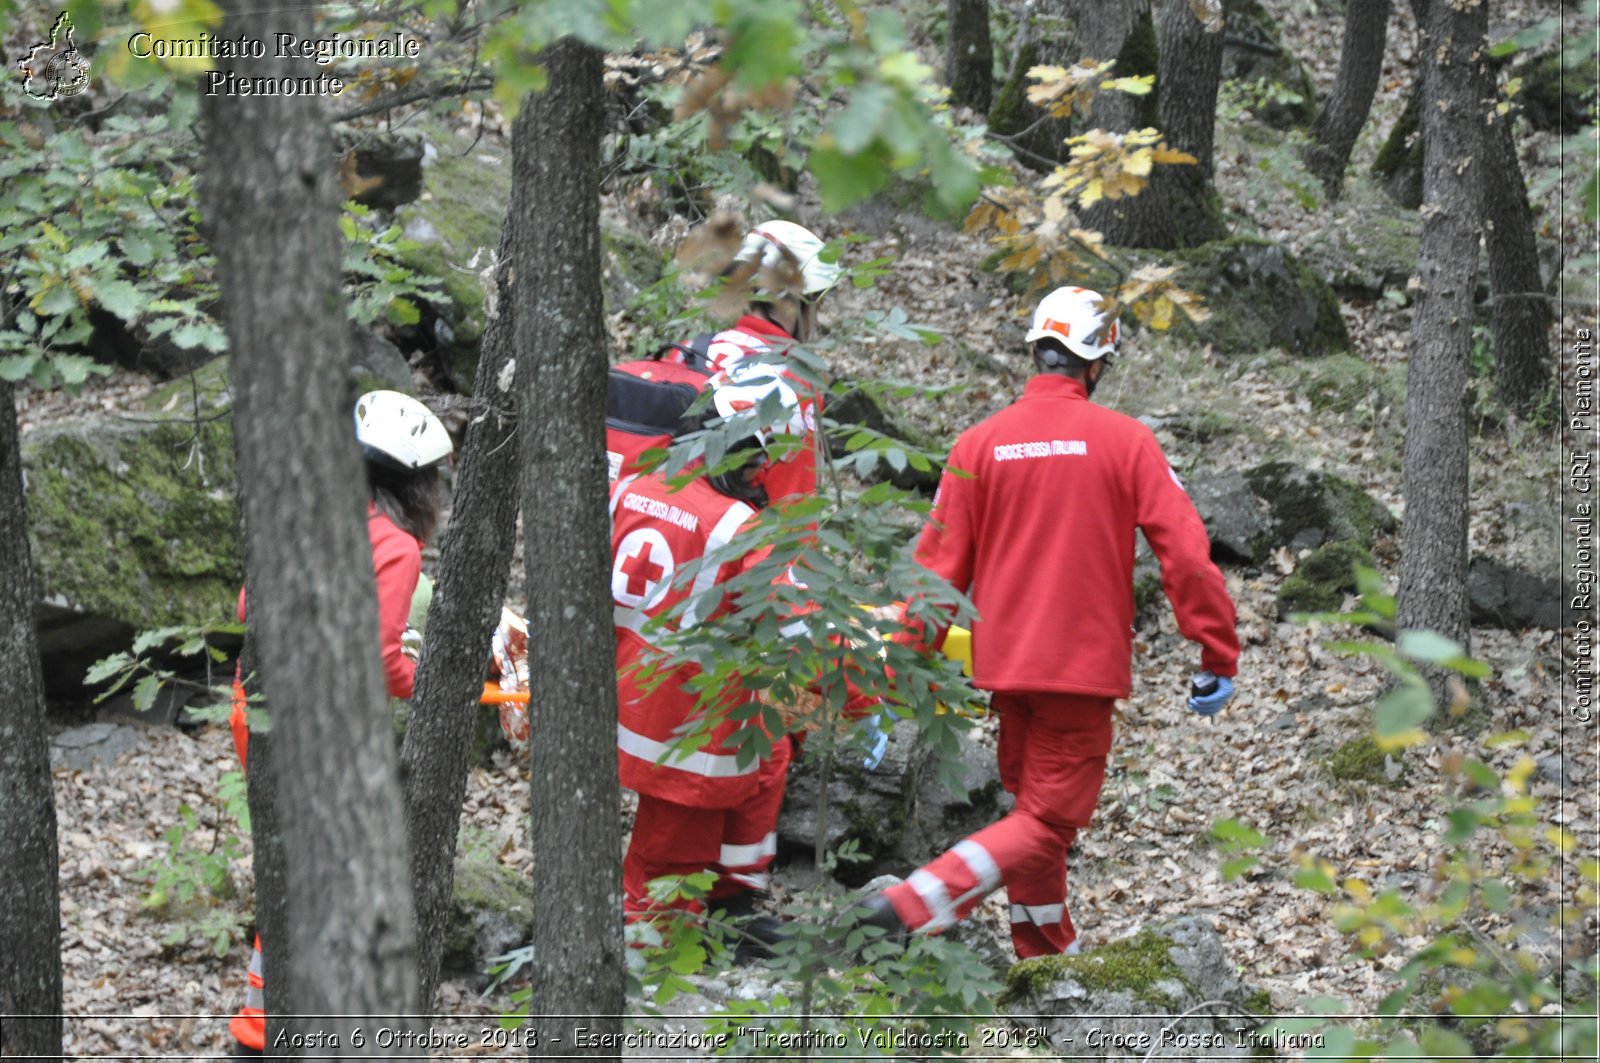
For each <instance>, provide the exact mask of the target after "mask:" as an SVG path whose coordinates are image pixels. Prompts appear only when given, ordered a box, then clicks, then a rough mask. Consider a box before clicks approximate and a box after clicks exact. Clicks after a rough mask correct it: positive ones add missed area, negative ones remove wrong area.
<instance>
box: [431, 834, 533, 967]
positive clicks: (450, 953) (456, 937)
mask: <svg viewBox="0 0 1600 1063" xmlns="http://www.w3.org/2000/svg"><path fill="white" fill-rule="evenodd" d="M532 934H533V884H532V883H530V882H528V881H526V880H525V879H523V877H522V876H521V875H519V874H517V872H516V871H514V870H512V869H511V868H509V867H506V866H505V865H504V864H502V863H500V862H499V861H497V860H495V859H494V858H493V857H492V856H490V855H488V854H485V853H482V852H477V851H472V850H469V851H468V852H467V853H465V854H463V855H461V856H458V857H457V858H456V868H455V897H454V901H453V903H452V904H451V908H450V918H449V922H448V923H447V924H446V927H445V939H444V965H445V968H446V969H447V970H453V971H460V972H471V973H478V972H480V971H482V970H483V966H484V961H485V960H487V959H488V958H490V957H491V956H498V955H500V954H502V953H504V952H507V951H508V950H510V949H513V948H516V947H517V946H518V945H521V944H523V943H524V942H526V941H527V940H528V938H529V937H531V936H532Z"/></svg>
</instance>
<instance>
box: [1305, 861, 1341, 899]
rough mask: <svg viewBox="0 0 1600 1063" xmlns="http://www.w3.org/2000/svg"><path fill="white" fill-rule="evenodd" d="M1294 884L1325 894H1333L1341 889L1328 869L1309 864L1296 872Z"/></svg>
mask: <svg viewBox="0 0 1600 1063" xmlns="http://www.w3.org/2000/svg"><path fill="white" fill-rule="evenodd" d="M1294 884H1295V885H1296V886H1299V887H1300V888H1301V889H1308V890H1316V891H1317V892H1318V893H1321V894H1323V895H1325V896H1329V897H1331V896H1333V894H1335V893H1337V892H1338V890H1339V886H1338V884H1337V883H1335V882H1334V881H1333V878H1332V877H1331V876H1329V875H1328V873H1327V872H1326V871H1323V870H1321V869H1320V868H1318V867H1316V866H1314V865H1311V864H1307V865H1306V866H1305V867H1302V868H1301V869H1300V870H1298V871H1296V872H1295V873H1294Z"/></svg>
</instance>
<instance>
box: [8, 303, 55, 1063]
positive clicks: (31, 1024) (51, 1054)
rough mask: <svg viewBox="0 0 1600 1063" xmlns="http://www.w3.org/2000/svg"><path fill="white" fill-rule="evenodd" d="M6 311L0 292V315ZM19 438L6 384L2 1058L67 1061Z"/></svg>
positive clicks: (50, 798)
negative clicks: (63, 1045) (64, 1058)
mask: <svg viewBox="0 0 1600 1063" xmlns="http://www.w3.org/2000/svg"><path fill="white" fill-rule="evenodd" d="M4 310H5V299H4V293H0V312H3V311H4ZM33 609H34V588H33V562H32V554H31V553H30V552H29V549H28V507H27V502H26V496H25V495H24V494H23V489H22V453H21V436H20V434H19V431H18V428H17V407H16V403H15V400H14V398H13V396H12V387H11V385H10V384H7V383H5V382H4V381H0V854H3V855H0V1014H4V1015H10V1016H19V1015H31V1016H36V1017H35V1018H26V1019H24V1018H6V1019H4V1020H0V1021H3V1022H4V1024H5V1033H4V1036H3V1037H0V1041H3V1044H0V1055H8V1056H9V1055H19V1056H34V1057H37V1058H40V1059H60V1058H61V904H60V886H59V878H58V875H57V871H56V802H55V792H54V790H53V789H52V787H51V782H50V747H49V743H48V742H47V740H46V737H45V726H44V678H43V676H42V674H41V673H40V671H39V641H38V636H37V634H36V632H35V630H34V620H33Z"/></svg>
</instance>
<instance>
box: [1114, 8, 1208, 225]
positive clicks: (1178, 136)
mask: <svg viewBox="0 0 1600 1063" xmlns="http://www.w3.org/2000/svg"><path fill="white" fill-rule="evenodd" d="M1155 14H1156V16H1157V18H1156V21H1155V22H1154V24H1153V25H1151V24H1149V22H1148V20H1149V17H1150V16H1149V15H1148V14H1147V15H1145V16H1144V18H1145V19H1146V22H1145V23H1143V24H1141V23H1138V22H1136V23H1135V24H1134V27H1133V30H1132V32H1133V34H1134V35H1135V37H1137V36H1138V35H1140V34H1146V33H1148V34H1152V35H1153V38H1154V40H1155V42H1156V45H1157V46H1156V48H1155V51H1156V55H1157V57H1158V71H1157V75H1156V91H1155V92H1154V93H1152V94H1151V95H1150V96H1148V97H1145V98H1144V99H1145V100H1146V101H1153V104H1154V108H1155V111H1156V113H1155V114H1154V115H1151V114H1147V113H1136V114H1134V116H1133V122H1134V127H1136V128H1144V127H1145V126H1150V125H1154V126H1156V127H1157V128H1158V129H1160V130H1161V133H1162V136H1163V137H1164V138H1165V140H1166V142H1167V145H1168V146H1169V147H1173V148H1177V149H1178V150H1180V151H1186V152H1188V153H1189V154H1190V155H1193V156H1194V157H1195V159H1196V163H1195V165H1192V166H1189V165H1160V166H1157V167H1156V168H1155V169H1154V170H1153V171H1152V172H1151V176H1150V183H1149V185H1147V186H1146V188H1145V190H1144V191H1143V192H1141V193H1140V194H1139V195H1137V196H1134V197H1133V198H1131V199H1128V198H1124V199H1118V200H1107V201H1105V202H1103V203H1100V204H1097V205H1096V206H1095V208H1094V209H1093V210H1091V211H1088V212H1086V213H1085V216H1084V221H1085V224H1087V225H1088V226H1089V227H1091V228H1098V229H1099V230H1100V231H1101V233H1103V234H1104V235H1105V238H1106V241H1107V242H1108V243H1113V244H1119V245H1121V246H1123V247H1156V248H1171V247H1192V246H1194V245H1196V244H1202V243H1205V242H1206V241H1207V240H1216V239H1220V238H1222V237H1224V236H1226V235H1227V226H1226V225H1224V224H1223V220H1222V209H1221V206H1220V205H1219V204H1218V202H1217V194H1216V190H1215V188H1214V187H1213V186H1212V180H1211V178H1212V171H1213V156H1214V154H1215V152H1214V145H1215V142H1216V124H1217V89H1218V86H1219V85H1220V84H1221V80H1222V45H1223V28H1222V23H1221V21H1220V20H1221V18H1222V14H1221V10H1220V6H1219V9H1218V11H1217V18H1218V19H1219V21H1218V22H1217V23H1216V24H1215V26H1214V28H1209V29H1208V28H1207V26H1206V25H1205V23H1203V22H1201V21H1200V19H1199V18H1197V17H1196V15H1195V13H1194V9H1193V6H1192V5H1191V4H1190V2H1189V0H1162V2H1161V4H1160V7H1159V9H1158V10H1157V11H1156V13H1155ZM1121 69H1122V64H1121V63H1120V62H1119V64H1118V70H1121ZM1139 72H1140V73H1142V72H1143V71H1139ZM1116 95H1120V94H1118V93H1107V94H1103V95H1102V97H1101V98H1102V99H1104V98H1105V97H1106V96H1116ZM1097 107H1098V103H1097Z"/></svg>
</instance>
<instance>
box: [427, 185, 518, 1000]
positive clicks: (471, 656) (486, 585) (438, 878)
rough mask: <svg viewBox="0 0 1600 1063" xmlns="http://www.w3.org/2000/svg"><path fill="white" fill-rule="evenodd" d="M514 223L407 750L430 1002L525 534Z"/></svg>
mask: <svg viewBox="0 0 1600 1063" xmlns="http://www.w3.org/2000/svg"><path fill="white" fill-rule="evenodd" d="M512 209H513V217H514V216H515V213H514V211H515V207H513V208H512ZM510 228H511V226H510V224H509V223H508V224H507V225H506V226H505V231H504V232H502V234H501V237H500V264H499V268H498V269H497V270H496V289H497V291H498V292H499V294H500V298H499V299H498V300H497V301H496V303H495V305H496V306H497V307H498V312H497V313H496V314H495V315H494V316H493V317H491V318H490V319H489V324H488V327H487V328H486V329H485V330H484V336H483V349H482V354H481V356H480V357H479V359H478V375H477V381H476V383H475V384H474V385H473V394H472V416H471V419H470V420H469V421H468V423H467V432H466V438H465V440H464V441H463V443H462V447H461V460H460V464H459V466H458V472H457V475H456V487H455V498H454V505H453V506H452V509H451V516H450V527H449V528H448V529H447V530H446V532H445V537H444V542H443V544H442V545H441V547H440V552H439V578H438V580H437V581H436V583H435V590H434V596H433V605H432V606H430V607H429V610H428V624H427V634H426V635H425V636H424V642H423V648H422V660H421V662H420V665H419V667H418V669H417V685H416V692H415V694H414V695H413V697H412V699H411V718H410V721H409V723H408V724H407V726H406V737H405V744H404V745H403V746H402V747H401V751H400V764H401V775H402V778H403V780H404V786H405V795H406V827H407V832H408V834H409V835H410V840H411V871H412V879H413V883H414V886H415V890H416V904H417V969H418V975H419V981H420V984H421V1000H422V1002H423V1007H424V1008H425V1009H427V1010H431V1009H432V1005H433V997H434V992H435V990H437V988H438V985H439V960H440V957H441V956H442V955H443V952H444V931H445V926H446V923H447V921H448V919H449V916H450V904H451V900H452V898H453V896H454V892H455V852H456V835H457V833H458V832H459V830H460V824H461V806H462V803H463V802H464V800H465V798H466V791H467V771H468V769H469V768H470V767H471V764H472V750H473V741H474V739H475V737H476V734H475V732H476V728H477V721H478V711H477V704H478V698H479V693H480V691H481V689H482V684H483V680H482V677H483V669H484V661H485V660H486V659H487V657H488V654H489V642H490V638H491V635H492V633H493V631H494V629H495V625H496V623H497V621H498V620H499V617H500V603H501V602H502V601H503V600H504V599H505V593H506V582H507V579H508V577H509V575H510V566H511V554H512V549H513V547H514V545H515V543H516V534H517V502H518V492H519V490H520V487H521V484H520V477H519V476H518V471H519V469H520V467H521V462H520V457H521V451H520V448H519V444H518V439H517V415H516V402H517V395H518V392H517V388H516V382H515V380H514V374H515V373H516V372H517V363H516V360H515V359H513V358H512V356H511V352H512V349H513V348H512V324H511V321H512V311H511V307H510V303H509V300H508V299H507V298H506V295H507V294H508V293H509V292H510V288H511V283H510V275H511V263H510V250H511V241H510Z"/></svg>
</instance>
